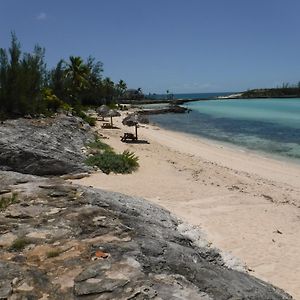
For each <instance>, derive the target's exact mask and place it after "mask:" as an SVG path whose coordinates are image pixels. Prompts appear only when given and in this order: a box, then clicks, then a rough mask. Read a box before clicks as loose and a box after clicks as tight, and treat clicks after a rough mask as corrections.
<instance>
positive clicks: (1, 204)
mask: <svg viewBox="0 0 300 300" xmlns="http://www.w3.org/2000/svg"><path fill="white" fill-rule="evenodd" d="M17 196H18V195H17V194H16V193H13V194H12V196H10V197H4V196H3V197H1V198H0V211H2V210H5V209H6V208H7V207H8V206H9V205H11V204H13V203H16V202H17Z"/></svg>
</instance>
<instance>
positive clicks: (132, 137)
mask: <svg viewBox="0 0 300 300" xmlns="http://www.w3.org/2000/svg"><path fill="white" fill-rule="evenodd" d="M120 138H121V141H122V142H126V141H127V140H131V141H135V140H137V138H136V136H135V135H134V134H133V133H129V132H125V133H124V135H123V136H120Z"/></svg>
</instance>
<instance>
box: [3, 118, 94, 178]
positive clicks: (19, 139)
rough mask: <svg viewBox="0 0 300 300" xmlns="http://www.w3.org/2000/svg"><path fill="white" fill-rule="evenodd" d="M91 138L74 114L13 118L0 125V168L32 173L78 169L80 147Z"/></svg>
mask: <svg viewBox="0 0 300 300" xmlns="http://www.w3.org/2000/svg"><path fill="white" fill-rule="evenodd" d="M91 140H93V133H92V132H91V130H90V128H89V126H88V125H87V124H84V122H83V121H82V120H81V119H80V118H77V117H73V116H65V115H60V116H58V117H56V118H54V119H52V118H49V119H38V120H37V119H17V120H9V121H6V122H5V124H4V125H2V126H0V169H2V170H11V171H17V172H20V173H27V174H35V175H62V174H67V173H82V172H87V171H88V170H89V169H88V167H87V166H86V165H85V164H84V163H83V161H84V160H85V155H84V154H83V152H82V150H81V149H82V147H84V145H85V144H86V143H88V141H91Z"/></svg>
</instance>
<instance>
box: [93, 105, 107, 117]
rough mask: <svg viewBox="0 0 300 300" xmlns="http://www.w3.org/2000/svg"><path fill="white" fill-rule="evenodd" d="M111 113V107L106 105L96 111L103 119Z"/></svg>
mask: <svg viewBox="0 0 300 300" xmlns="http://www.w3.org/2000/svg"><path fill="white" fill-rule="evenodd" d="M108 111H109V107H108V106H107V105H105V104H103V105H101V106H99V107H98V108H97V109H96V112H97V114H98V115H99V116H101V117H102V118H103V119H104V116H105V115H106V114H107V113H108Z"/></svg>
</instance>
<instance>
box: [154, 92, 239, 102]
mask: <svg viewBox="0 0 300 300" xmlns="http://www.w3.org/2000/svg"><path fill="white" fill-rule="evenodd" d="M231 94H235V93H233V92H224V93H186V94H172V95H173V99H208V98H209V99H211V98H217V97H218V96H228V95H231ZM170 96H171V95H170V94H169V95H167V94H152V95H151V97H152V98H155V99H159V100H161V99H168V98H170Z"/></svg>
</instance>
